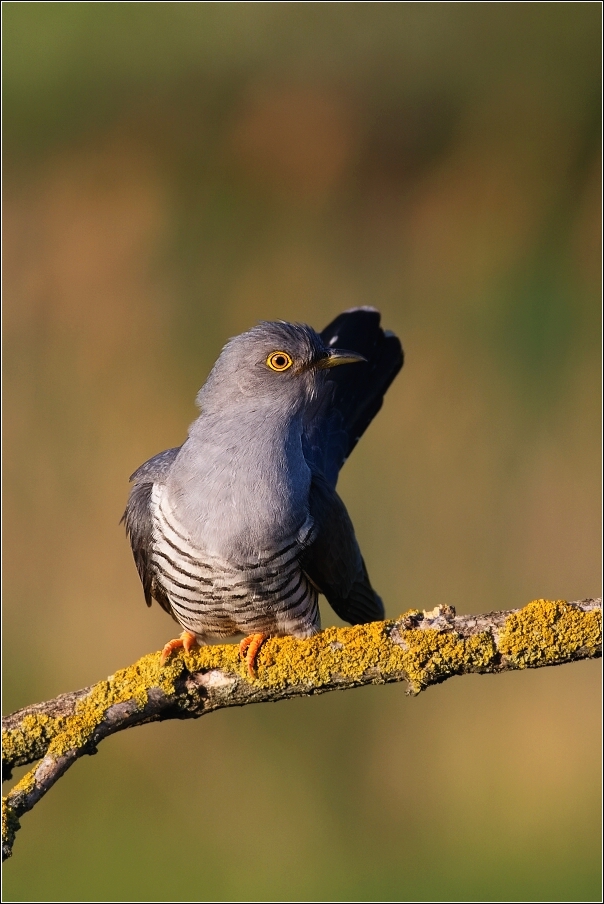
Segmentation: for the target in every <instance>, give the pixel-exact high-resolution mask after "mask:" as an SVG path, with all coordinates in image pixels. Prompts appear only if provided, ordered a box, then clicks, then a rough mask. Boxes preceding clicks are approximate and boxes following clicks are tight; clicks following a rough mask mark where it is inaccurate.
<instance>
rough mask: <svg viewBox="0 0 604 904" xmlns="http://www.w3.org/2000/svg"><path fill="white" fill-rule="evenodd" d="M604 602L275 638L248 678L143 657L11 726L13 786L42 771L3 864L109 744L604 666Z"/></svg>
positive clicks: (412, 618) (198, 660) (212, 654)
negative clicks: (228, 713)
mask: <svg viewBox="0 0 604 904" xmlns="http://www.w3.org/2000/svg"><path fill="white" fill-rule="evenodd" d="M601 617H602V608H601V600H592V599H589V600H579V601H576V602H566V601H564V600H556V601H551V600H534V601H533V602H532V603H529V604H528V605H527V606H525V607H524V608H523V609H513V610H509V611H507V612H494V613H490V614H487V615H462V616H456V614H455V610H454V609H452V608H450V607H448V606H437V607H436V609H433V610H432V611H431V612H421V611H419V610H416V609H413V610H411V611H409V612H407V613H406V614H405V615H402V616H401V617H400V618H399V619H397V620H396V621H385V622H374V623H373V624H369V625H357V626H356V627H353V628H328V629H327V630H326V631H323V632H322V633H320V634H317V635H316V636H315V637H311V638H310V639H308V640H303V641H297V640H294V639H293V638H292V637H275V638H273V639H272V640H269V641H267V642H266V643H265V644H264V645H263V647H262V649H261V651H260V654H259V656H258V660H257V666H258V677H257V678H256V679H251V678H249V677H248V674H247V669H246V667H245V665H244V664H243V663H242V662H241V661H240V659H239V655H238V647H237V645H235V644H228V645H224V646H211V647H202V648H200V649H196V650H193V651H191V652H190V653H185V652H182V653H179V654H177V655H174V656H173V657H172V658H171V659H170V660H169V662H168V663H167V664H166V665H165V666H164V667H160V654H159V653H151V654H149V655H148V656H143V658H142V659H139V660H138V662H135V663H134V665H131V666H129V667H128V668H126V669H121V670H120V671H119V672H116V673H115V675H110V676H109V678H107V679H106V680H104V681H99V682H98V683H97V684H94V685H92V686H91V687H86V688H83V689H82V690H80V691H75V692H73V693H69V694H62V695H61V696H59V697H56V698H55V699H54V700H49V701H48V702H46V703H38V704H35V705H33V706H29V707H25V709H21V710H19V711H18V712H15V713H13V714H12V715H10V716H7V717H6V718H5V719H4V720H3V729H2V737H3V759H2V764H3V765H2V771H3V778H10V777H11V774H12V769H13V768H15V767H16V766H24V765H27V764H29V763H34V762H36V761H37V760H40V762H39V763H38V765H37V766H36V767H35V768H34V769H32V770H31V771H30V772H28V773H27V775H26V776H25V777H24V778H22V779H21V781H20V782H18V784H17V785H15V787H14V788H13V789H12V790H11V791H10V792H9V794H8V795H7V797H6V798H5V799H4V801H3V809H2V855H3V859H5V858H6V857H10V855H11V853H12V846H13V842H14V839H15V834H16V832H17V830H18V829H19V819H20V817H21V816H22V815H23V814H24V813H26V812H27V811H28V810H31V809H32V807H33V806H35V804H36V803H37V802H38V801H39V800H40V799H41V798H42V797H43V796H44V794H46V792H47V791H48V790H49V789H50V788H51V787H52V786H53V785H54V783H55V782H56V781H57V779H59V778H60V777H61V776H62V775H63V774H64V773H65V772H66V771H67V769H69V767H70V766H71V765H72V764H73V763H74V762H75V761H76V760H77V759H78V758H79V757H81V756H83V755H84V754H92V753H96V750H97V745H98V744H99V742H100V741H102V740H103V738H106V737H108V736H109V735H111V734H114V733H115V732H117V731H122V730H123V729H124V728H130V727H132V726H133V725H143V724H144V723H146V722H156V721H162V720H164V719H190V718H192V719H195V718H197V717H198V716H203V715H205V714H206V713H208V712H212V711H213V710H215V709H222V708H223V707H226V706H244V705H246V704H247V703H263V702H268V701H277V700H283V699H286V698H288V697H298V696H303V695H311V694H321V693H326V692H327V691H332V690H338V689H344V688H350V687H360V686H361V685H365V684H385V683H387V682H392V681H406V682H407V683H408V686H409V691H408V692H409V693H411V694H418V693H419V692H420V691H422V690H424V689H425V688H427V687H429V686H430V685H431V684H437V683H439V682H441V681H445V680H446V679H447V678H451V677H452V676H453V675H463V674H469V673H481V674H484V673H489V672H503V671H510V670H513V669H525V668H538V667H540V666H546V665H561V664H562V663H564V662H572V661H576V660H579V659H590V658H594V657H597V656H601V652H602V627H601V620H602V618H601Z"/></svg>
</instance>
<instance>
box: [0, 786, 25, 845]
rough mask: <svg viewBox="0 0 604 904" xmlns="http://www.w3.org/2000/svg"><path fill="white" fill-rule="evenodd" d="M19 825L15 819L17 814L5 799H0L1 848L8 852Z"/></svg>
mask: <svg viewBox="0 0 604 904" xmlns="http://www.w3.org/2000/svg"><path fill="white" fill-rule="evenodd" d="M20 827H21V825H20V823H19V819H18V818H17V814H16V813H15V811H14V810H13V808H12V807H11V805H10V804H9V802H8V799H7V798H6V797H3V798H2V846H3V848H6V849H7V850H8V852H9V856H10V851H11V848H12V846H13V842H14V840H15V835H16V834H17V832H18V830H19V829H20Z"/></svg>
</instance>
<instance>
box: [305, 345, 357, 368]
mask: <svg viewBox="0 0 604 904" xmlns="http://www.w3.org/2000/svg"><path fill="white" fill-rule="evenodd" d="M362 361H364V362H365V363H367V358H364V357H363V355H359V354H357V352H349V351H346V349H344V348H331V349H329V352H328V353H327V355H326V356H325V357H324V358H319V360H318V361H317V362H316V364H315V367H318V368H320V369H321V370H323V369H325V368H327V367H338V366H339V365H340V364H358V363H359V362H362Z"/></svg>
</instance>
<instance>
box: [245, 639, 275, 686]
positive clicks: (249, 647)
mask: <svg viewBox="0 0 604 904" xmlns="http://www.w3.org/2000/svg"><path fill="white" fill-rule="evenodd" d="M269 637H270V634H250V635H249V636H248V637H244V638H243V640H242V641H241V643H240V644H239V655H240V656H241V658H242V659H245V663H246V665H247V673H248V675H249V676H250V678H256V677H257V672H256V657H257V655H258V653H259V651H260V647H261V646H262V644H263V643H264V641H265V640H268V638H269Z"/></svg>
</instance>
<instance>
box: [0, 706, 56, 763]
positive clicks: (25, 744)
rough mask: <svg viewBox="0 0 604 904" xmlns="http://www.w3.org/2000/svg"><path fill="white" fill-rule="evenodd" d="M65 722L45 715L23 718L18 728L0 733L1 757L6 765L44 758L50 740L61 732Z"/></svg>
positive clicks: (32, 715)
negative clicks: (0, 739) (0, 735)
mask: <svg viewBox="0 0 604 904" xmlns="http://www.w3.org/2000/svg"><path fill="white" fill-rule="evenodd" d="M64 722H65V720H64V719H55V718H53V717H52V716H47V715H46V714H45V713H30V714H28V715H27V716H24V718H23V719H22V721H21V723H20V724H19V726H18V727H17V728H15V729H12V730H11V731H3V732H2V756H3V758H4V760H5V761H6V762H8V763H19V762H31V761H32V760H34V759H38V758H39V757H41V756H44V753H45V752H46V748H47V747H48V744H49V743H50V741H51V739H52V738H53V737H54V736H55V735H56V734H57V733H58V732H59V731H61V729H62V727H63V725H64Z"/></svg>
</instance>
